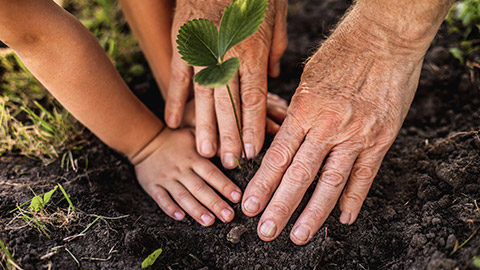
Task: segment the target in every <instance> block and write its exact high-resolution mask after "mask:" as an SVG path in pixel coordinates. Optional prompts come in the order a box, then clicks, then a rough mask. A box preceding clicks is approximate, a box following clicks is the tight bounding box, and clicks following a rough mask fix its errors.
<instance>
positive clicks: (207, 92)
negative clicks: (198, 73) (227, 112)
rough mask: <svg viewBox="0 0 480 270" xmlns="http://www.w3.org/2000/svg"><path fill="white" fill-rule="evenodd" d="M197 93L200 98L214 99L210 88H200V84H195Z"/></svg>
mask: <svg viewBox="0 0 480 270" xmlns="http://www.w3.org/2000/svg"><path fill="white" fill-rule="evenodd" d="M195 93H196V94H197V96H199V97H209V98H213V96H214V95H213V90H212V89H210V88H208V87H204V86H200V85H198V84H195Z"/></svg>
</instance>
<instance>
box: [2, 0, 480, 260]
mask: <svg viewBox="0 0 480 270" xmlns="http://www.w3.org/2000/svg"><path fill="white" fill-rule="evenodd" d="M349 3H350V2H349V1H345V0H342V1H333V0H326V1H291V3H290V7H289V19H288V22H289V24H288V31H289V40H290V43H289V46H288V49H287V52H286V54H285V57H284V59H283V63H282V75H281V76H280V78H279V79H274V80H271V81H270V84H269V89H270V90H271V91H272V92H275V93H278V94H279V95H281V96H282V97H284V98H286V99H289V98H290V97H291V95H292V93H293V91H294V90H295V88H296V86H297V84H298V81H299V78H300V75H301V71H302V62H303V61H304V60H305V59H306V58H307V56H308V55H310V54H311V53H312V52H313V50H314V48H315V47H316V46H317V45H318V44H319V42H320V41H321V40H322V39H324V38H325V36H326V35H328V33H329V30H330V29H331V28H332V27H333V26H334V25H335V23H336V22H337V21H338V19H339V18H340V17H341V15H342V14H343V12H344V11H345V10H346V8H347V7H348V5H349ZM455 42H456V40H455V37H454V36H452V35H448V34H447V31H446V29H445V27H443V28H442V30H441V31H440V32H439V34H438V35H437V37H436V39H435V41H434V43H433V45H432V48H430V50H429V53H428V54H427V57H426V61H425V64H424V67H423V72H422V77H421V80H420V84H419V88H418V91H417V95H416V97H415V100H414V103H413V105H412V108H411V110H410V112H409V114H408V116H407V119H406V121H405V123H404V125H403V127H402V129H401V130H400V133H399V135H398V138H397V140H396V141H395V143H394V144H393V146H392V147H391V149H390V150H389V152H388V154H387V155H386V157H385V160H384V161H383V163H382V167H381V168H380V171H379V172H378V175H377V177H376V179H375V181H374V183H373V186H372V188H371V190H370V192H369V194H368V197H367V199H366V201H365V204H364V206H363V208H362V210H361V212H360V215H359V217H358V219H357V221H356V222H355V223H354V224H353V225H351V226H345V225H342V224H340V223H339V221H338V217H339V214H340V211H339V209H338V208H335V209H334V211H333V212H332V214H331V216H330V217H329V218H328V219H327V221H326V222H325V224H324V225H323V227H322V228H321V229H320V231H319V232H318V233H317V234H316V235H315V237H314V238H313V239H312V241H311V242H310V243H308V244H307V245H305V246H296V245H294V244H293V243H292V242H291V241H290V240H289V231H290V229H291V228H292V225H293V221H294V220H295V219H296V218H297V217H298V215H299V214H300V212H299V211H297V212H296V213H295V214H294V215H293V217H292V219H291V221H290V222H289V224H288V225H287V227H286V229H285V230H284V231H283V232H282V234H281V235H280V236H279V237H278V239H276V240H274V241H272V242H263V241H261V240H260V239H259V238H258V236H257V234H256V227H257V222H258V217H256V218H249V217H246V216H244V215H243V214H242V212H241V209H240V205H234V209H235V210H236V216H235V219H234V220H233V221H232V222H231V223H229V224H223V223H221V222H219V221H217V222H216V223H215V224H214V225H213V226H211V227H208V228H204V227H202V226H200V225H199V224H197V223H196V222H195V221H194V220H193V219H191V218H186V219H185V220H184V221H182V222H177V221H174V220H173V219H171V218H169V217H168V216H167V215H165V214H164V213H163V212H162V211H161V210H160V209H159V208H158V207H157V206H156V204H155V203H154V201H153V200H152V199H150V198H149V197H148V195H147V194H146V193H145V192H143V190H142V189H141V187H140V186H139V185H138V183H137V182H136V179H135V174H134V171H133V168H132V166H131V165H130V164H129V163H128V161H127V160H126V159H124V158H122V157H121V156H119V155H118V154H116V153H115V152H114V151H113V150H110V149H109V148H108V147H106V146H105V145H104V144H102V143H101V142H100V141H99V140H98V139H96V138H95V137H94V136H93V135H85V137H87V139H88V140H89V141H90V143H89V144H88V145H87V146H86V147H85V148H84V149H83V150H79V151H74V157H75V160H76V163H77V165H78V170H77V171H76V172H75V171H73V170H72V169H71V168H70V169H69V170H68V171H67V170H66V168H65V166H63V168H62V166H61V160H58V161H56V162H54V163H52V164H50V165H48V166H43V165H42V164H41V163H40V162H37V161H35V160H31V159H29V158H27V157H24V156H20V155H15V154H7V155H5V156H3V157H1V158H0V240H3V241H4V242H5V244H6V245H7V246H8V249H9V250H10V251H11V252H12V253H13V257H14V258H15V260H16V262H17V263H18V264H19V265H20V266H21V267H22V268H24V269H42V268H48V267H49V266H51V267H52V269H75V268H76V267H79V266H80V267H82V268H84V269H100V268H101V269H138V268H140V265H141V263H142V261H143V259H145V258H146V257H147V256H148V255H149V254H150V253H151V252H153V251H154V250H156V249H158V248H162V249H163V253H162V254H161V255H160V257H159V258H158V260H157V262H156V263H155V264H154V265H153V266H152V268H153V269H313V268H316V269H454V268H456V267H459V268H460V269H465V268H474V265H473V260H474V258H475V256H480V236H479V235H476V231H477V229H478V228H479V227H480V209H479V207H478V205H477V200H479V199H480V90H479V81H478V78H476V76H475V74H476V73H475V70H470V69H468V68H467V67H464V66H462V65H460V63H459V62H458V60H457V59H455V58H454V57H452V56H451V54H450V53H449V51H448V49H449V48H450V47H451V46H454V44H455ZM475 78H476V79H475ZM153 84H154V83H153V80H152V79H151V76H146V78H145V79H144V80H143V81H139V82H135V83H133V84H132V85H131V86H132V89H134V90H135V91H136V92H137V94H138V95H139V96H141V97H146V96H149V95H152V93H149V92H148V91H151V89H152V88H153ZM147 90H148V91H147ZM147 99H148V98H147ZM155 106H156V107H157V108H158V107H159V105H158V104H156V105H155ZM271 139H272V138H268V139H267V141H271ZM266 146H268V143H267V145H266ZM263 153H265V149H264V150H263V151H262V154H261V155H260V156H259V157H258V158H256V159H255V160H254V161H253V162H252V164H251V165H250V166H249V167H246V168H243V169H236V170H233V171H227V172H226V174H227V175H228V176H229V177H230V178H231V179H232V180H233V181H234V182H236V183H237V184H238V185H239V186H240V187H241V188H245V186H246V185H247V183H248V180H249V179H251V177H252V176H253V174H254V173H255V171H256V169H257V168H258V166H259V163H260V161H261V158H262V155H263ZM216 162H217V164H218V163H219V162H218V160H217V161H216ZM57 183H61V184H62V186H63V187H64V188H65V190H66V191H67V193H68V194H69V196H70V198H71V200H72V202H73V204H74V205H75V207H76V208H77V212H78V213H77V214H76V216H77V218H76V219H75V220H73V221H71V223H70V224H69V225H68V226H67V227H66V228H63V229H60V228H55V227H52V228H51V230H50V238H48V237H47V236H46V235H45V234H43V233H41V232H39V231H38V230H36V229H34V228H32V227H29V226H24V225H23V224H24V223H23V221H20V220H17V221H13V222H11V220H12V218H13V217H14V215H15V213H11V212H10V210H12V209H14V208H15V207H16V205H17V204H20V203H22V202H25V201H27V200H28V199H30V198H31V197H32V193H31V191H30V189H29V187H31V188H32V189H33V190H34V191H35V192H37V193H43V192H46V191H48V190H50V189H52V188H53V187H54V186H55V185H56V184H57ZM59 195H60V193H58V194H56V196H57V197H56V198H57V199H58V198H60V196H59ZM309 195H311V189H310V190H309V192H308V193H307V196H306V197H305V199H304V201H303V202H302V204H301V205H300V207H299V209H301V208H303V206H305V203H306V201H307V199H308V197H309ZM478 203H480V202H478ZM67 206H68V204H66V202H61V203H60V204H59V207H61V208H63V209H65V208H66V207H67ZM89 214H90V215H89ZM92 214H95V215H101V216H105V217H120V218H119V219H113V220H112V219H100V220H98V222H96V223H94V224H93V225H92V226H91V227H90V228H89V229H88V230H87V231H86V232H85V233H83V235H80V236H77V237H76V238H74V239H69V238H68V237H70V236H74V235H78V234H79V233H80V232H82V231H83V230H84V229H85V228H86V227H87V226H88V225H89V224H90V223H92V221H94V219H95V216H91V215H92ZM124 215H128V216H127V217H123V216H124ZM240 226H241V227H242V228H244V229H245V232H244V233H243V234H242V235H241V236H240V238H239V240H240V241H239V242H238V243H236V244H235V243H232V242H230V241H229V240H227V234H228V233H229V232H230V231H231V230H232V229H233V228H238V227H240ZM470 236H472V237H471V238H470V240H469V241H468V242H466V243H465V244H464V245H463V246H462V247H461V248H459V249H458V250H456V251H455V252H454V250H455V248H456V247H457V248H458V246H459V245H461V244H462V243H464V242H465V241H466V240H467V239H468V238H469V237H470ZM55 247H58V248H57V250H56V251H54V252H53V253H52V250H51V249H52V248H55ZM49 253H51V254H50V256H46V257H44V258H43V259H42V257H43V256H44V255H47V254H49ZM74 257H75V258H76V259H77V260H78V262H76V261H75V259H74Z"/></svg>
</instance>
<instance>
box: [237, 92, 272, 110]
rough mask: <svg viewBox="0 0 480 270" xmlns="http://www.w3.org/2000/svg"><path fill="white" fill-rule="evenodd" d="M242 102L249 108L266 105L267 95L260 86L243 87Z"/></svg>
mask: <svg viewBox="0 0 480 270" xmlns="http://www.w3.org/2000/svg"><path fill="white" fill-rule="evenodd" d="M242 103H243V104H244V106H245V107H246V108H248V109H252V108H257V107H262V106H263V107H266V104H267V96H266V93H264V92H263V91H262V90H261V89H259V88H247V89H245V88H243V89H242Z"/></svg>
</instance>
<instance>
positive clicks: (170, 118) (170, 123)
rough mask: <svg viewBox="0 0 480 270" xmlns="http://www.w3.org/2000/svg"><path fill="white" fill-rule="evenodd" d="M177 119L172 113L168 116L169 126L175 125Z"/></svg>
mask: <svg viewBox="0 0 480 270" xmlns="http://www.w3.org/2000/svg"><path fill="white" fill-rule="evenodd" d="M177 121H178V120H177V117H176V116H175V115H173V114H172V115H170V116H169V117H168V123H169V125H170V126H177V125H178V123H177Z"/></svg>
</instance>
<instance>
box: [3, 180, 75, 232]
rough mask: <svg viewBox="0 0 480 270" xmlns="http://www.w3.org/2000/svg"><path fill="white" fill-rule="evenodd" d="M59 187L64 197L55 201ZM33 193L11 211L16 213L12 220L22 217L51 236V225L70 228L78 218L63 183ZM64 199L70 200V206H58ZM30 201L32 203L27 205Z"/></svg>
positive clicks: (28, 223)
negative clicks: (45, 190)
mask: <svg viewBox="0 0 480 270" xmlns="http://www.w3.org/2000/svg"><path fill="white" fill-rule="evenodd" d="M57 189H60V190H61V193H62V197H60V198H58V196H57V199H58V201H57V202H54V201H53V200H52V197H53V196H54V193H55V191H56V190H57ZM32 193H33V195H34V196H33V197H32V198H31V199H29V200H27V201H26V202H24V203H22V204H20V205H17V207H16V208H15V209H13V210H12V211H11V212H12V213H16V215H15V217H14V218H13V220H12V221H11V222H13V221H14V220H16V219H22V220H24V221H25V222H26V224H27V225H29V226H32V227H34V228H36V229H37V230H38V231H40V232H41V233H43V234H44V235H45V236H47V237H48V238H50V229H49V227H55V228H66V229H67V230H68V226H69V225H70V224H71V223H72V222H74V221H76V220H77V219H78V215H77V212H76V210H75V207H74V206H73V203H72V201H71V200H70V197H69V196H68V194H67V192H66V191H65V189H64V188H63V187H62V185H60V184H58V185H56V186H55V187H54V188H53V189H52V190H50V191H48V192H45V193H43V194H40V195H37V194H36V193H35V191H33V190H32ZM63 200H66V201H67V202H68V208H60V207H59V206H58V205H59V204H60V203H61V202H62V201H63ZM28 203H30V204H29V205H28V207H27V204H28Z"/></svg>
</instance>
